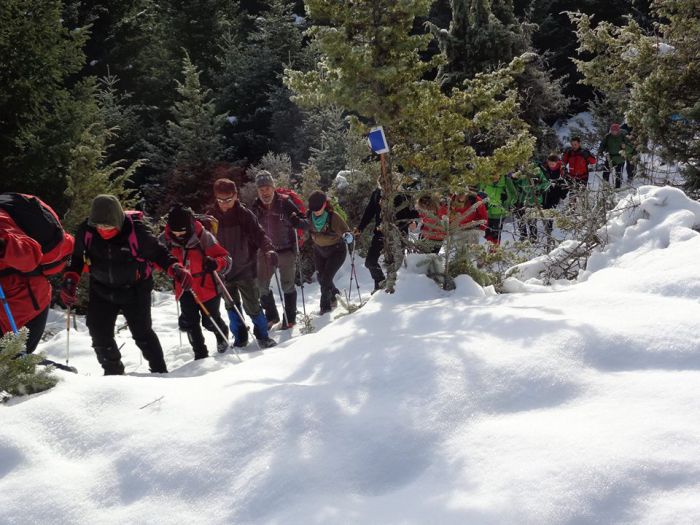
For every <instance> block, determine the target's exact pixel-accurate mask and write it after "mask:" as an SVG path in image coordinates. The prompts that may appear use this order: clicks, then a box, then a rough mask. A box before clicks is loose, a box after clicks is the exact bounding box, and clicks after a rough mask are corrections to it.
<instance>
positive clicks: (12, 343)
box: [0, 328, 58, 402]
mask: <svg viewBox="0 0 700 525" xmlns="http://www.w3.org/2000/svg"><path fill="white" fill-rule="evenodd" d="M27 334H28V332H27V329H26V328H23V329H21V330H20V331H19V333H18V334H17V335H15V334H13V333H12V332H9V333H7V334H5V335H3V336H2V338H0V402H2V401H6V400H7V399H9V398H10V397H12V396H24V395H29V394H34V393H37V392H43V391H44V390H48V389H49V388H51V387H53V386H54V385H55V384H56V383H57V382H58V380H57V379H56V377H54V376H53V375H52V374H51V369H50V368H49V367H40V368H37V365H38V364H39V363H40V362H41V361H42V360H43V356H41V355H39V354H36V355H35V354H25V355H22V356H21V357H17V355H18V354H20V353H22V352H23V351H24V347H25V344H26V342H27Z"/></svg>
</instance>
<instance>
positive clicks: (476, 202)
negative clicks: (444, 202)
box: [438, 195, 489, 230]
mask: <svg viewBox="0 0 700 525" xmlns="http://www.w3.org/2000/svg"><path fill="white" fill-rule="evenodd" d="M438 215H439V216H440V217H444V216H445V215H447V206H441V207H440V209H439V210H438ZM488 219H489V215H488V212H487V211H486V206H485V205H484V202H483V201H482V200H481V197H479V196H478V195H470V196H469V197H467V200H466V201H465V203H464V205H459V204H458V203H457V201H456V199H455V198H454V197H452V205H451V206H450V228H451V229H452V228H454V224H455V223H457V224H458V225H459V229H460V230H469V229H472V228H474V227H475V226H476V225H475V224H474V223H475V222H476V221H481V222H482V224H480V225H479V226H478V228H479V229H481V230H485V229H486V223H487V222H488Z"/></svg>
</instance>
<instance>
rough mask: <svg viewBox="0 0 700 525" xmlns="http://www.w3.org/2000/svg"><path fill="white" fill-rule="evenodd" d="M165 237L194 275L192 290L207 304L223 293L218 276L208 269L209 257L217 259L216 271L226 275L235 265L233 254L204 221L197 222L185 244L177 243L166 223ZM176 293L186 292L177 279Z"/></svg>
mask: <svg viewBox="0 0 700 525" xmlns="http://www.w3.org/2000/svg"><path fill="white" fill-rule="evenodd" d="M162 239H163V241H164V242H165V245H166V246H167V247H168V249H169V250H170V253H171V255H172V256H173V257H175V258H176V259H177V262H179V263H180V264H181V265H182V266H184V267H185V268H187V269H188V270H189V271H190V273H191V274H192V291H193V292H194V293H195V294H197V297H198V298H199V299H200V300H201V301H202V302H204V303H206V302H207V301H208V300H210V299H213V298H214V297H216V296H217V295H219V290H218V288H217V281H216V278H215V277H214V276H213V275H212V274H211V273H207V272H205V271H204V261H205V259H206V257H211V258H212V259H214V260H216V262H217V267H216V271H217V272H219V273H222V274H225V273H226V272H227V271H228V270H229V268H230V266H231V256H230V255H229V254H228V252H227V251H226V250H225V249H224V248H223V246H221V245H220V244H219V243H218V242H217V240H216V237H214V235H213V234H212V233H211V232H209V231H207V230H206V229H205V228H204V226H202V223H201V222H199V221H195V223H194V233H192V235H191V236H190V238H189V239H187V241H186V242H185V243H184V245H183V244H181V243H178V242H175V241H174V237H173V235H172V234H171V233H170V226H167V225H166V226H165V232H163V235H162ZM175 295H176V296H177V297H180V296H181V295H182V287H181V286H180V283H178V282H177V281H176V282H175Z"/></svg>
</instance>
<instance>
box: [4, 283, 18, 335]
mask: <svg viewBox="0 0 700 525" xmlns="http://www.w3.org/2000/svg"><path fill="white" fill-rule="evenodd" d="M0 301H2V305H3V307H4V308H5V313H6V314H7V320H8V321H10V328H12V331H13V332H14V333H15V334H17V333H18V332H19V330H17V325H16V324H15V318H14V317H12V311H11V310H10V305H9V304H8V302H7V297H5V292H4V291H3V289H2V286H0Z"/></svg>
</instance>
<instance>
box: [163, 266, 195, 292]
mask: <svg viewBox="0 0 700 525" xmlns="http://www.w3.org/2000/svg"><path fill="white" fill-rule="evenodd" d="M168 273H169V274H170V275H171V276H172V278H173V279H175V282H177V284H179V285H180V286H181V287H182V289H183V290H184V291H188V290H191V289H192V274H191V273H190V272H189V270H187V268H183V266H182V265H181V264H180V263H175V264H173V265H172V266H171V267H170V270H168Z"/></svg>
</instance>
